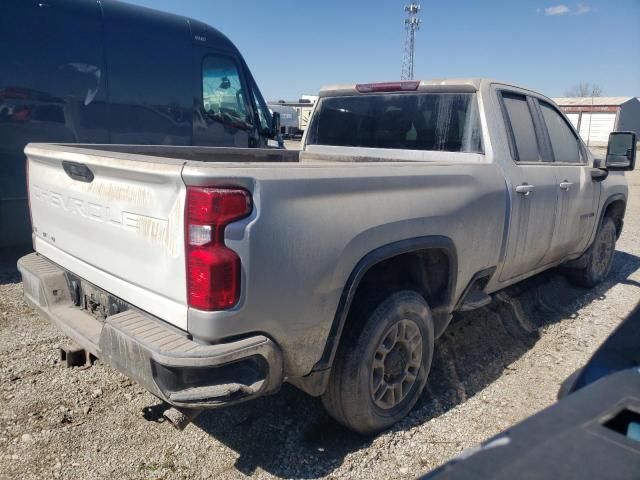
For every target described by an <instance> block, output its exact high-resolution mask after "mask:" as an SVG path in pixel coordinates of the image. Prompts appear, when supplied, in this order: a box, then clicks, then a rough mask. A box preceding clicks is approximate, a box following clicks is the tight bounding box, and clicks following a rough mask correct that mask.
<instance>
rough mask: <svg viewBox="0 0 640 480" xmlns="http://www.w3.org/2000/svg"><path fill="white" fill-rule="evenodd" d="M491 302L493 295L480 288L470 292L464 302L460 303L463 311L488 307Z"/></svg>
mask: <svg viewBox="0 0 640 480" xmlns="http://www.w3.org/2000/svg"><path fill="white" fill-rule="evenodd" d="M490 303H491V296H490V295H488V294H486V293H485V292H481V291H478V290H475V291H472V292H469V294H468V295H467V296H466V297H465V299H464V302H463V303H462V305H460V309H459V310H460V311H461V312H468V311H470V310H475V309H477V308H481V307H486V306H487V305H489V304H490Z"/></svg>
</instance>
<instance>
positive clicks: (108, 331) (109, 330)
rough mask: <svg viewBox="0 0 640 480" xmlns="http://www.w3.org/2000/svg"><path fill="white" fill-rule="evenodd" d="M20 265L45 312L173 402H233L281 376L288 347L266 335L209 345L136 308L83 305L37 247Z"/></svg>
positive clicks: (274, 385) (28, 294) (34, 301)
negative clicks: (106, 311)
mask: <svg viewBox="0 0 640 480" xmlns="http://www.w3.org/2000/svg"><path fill="white" fill-rule="evenodd" d="M18 269H19V270H20V273H21V274H22V280H23V285H24V295H25V298H26V300H27V302H28V303H29V304H30V305H31V306H32V307H33V308H35V309H36V310H37V311H38V312H39V313H40V315H41V316H43V317H45V318H48V319H50V320H51V321H52V322H54V323H55V324H56V325H57V326H58V327H59V328H60V329H61V330H62V332H63V333H65V334H66V335H67V336H68V337H70V338H71V339H72V340H74V341H75V342H76V343H77V344H78V345H80V346H81V347H82V348H84V349H86V350H88V351H89V352H91V353H92V354H93V355H95V356H96V357H98V358H100V359H101V360H103V361H104V362H106V363H108V364H109V365H111V366H113V367H114V368H116V369H118V370H119V371H121V372H122V373H124V374H125V375H127V376H128V377H129V378H131V379H133V380H135V381H136V382H138V383H140V384H142V385H143V386H145V387H146V388H147V389H148V390H149V391H150V392H151V393H153V394H154V395H156V396H157V397H159V398H161V399H162V400H164V401H166V402H167V403H169V404H171V405H174V406H177V407H183V408H214V407H220V406H225V405H231V404H235V403H239V402H242V401H245V400H249V399H252V398H256V397H259V396H262V395H265V394H268V393H273V392H274V391H276V390H277V389H278V388H279V387H280V385H281V384H282V354H281V352H280V349H279V348H278V346H277V345H276V344H275V343H274V342H273V341H272V340H271V339H269V338H267V337H265V336H262V335H256V336H253V337H249V338H243V339H241V340H236V341H233V342H229V343H220V344H216V345H203V344H200V343H197V342H195V341H193V340H191V339H190V338H189V337H188V336H187V335H186V334H185V333H184V332H182V331H180V330H178V329H176V328H174V327H172V326H170V325H169V324H167V323H165V322H163V321H161V320H159V319H157V318H155V317H152V316H150V315H148V314H146V313H144V312H141V311H139V310H137V309H134V308H130V309H129V310H126V311H122V312H120V313H117V314H115V315H111V316H107V317H106V318H105V319H104V321H102V320H98V319H96V318H95V317H94V316H93V315H90V314H89V313H87V311H86V310H81V309H80V308H79V307H77V306H76V304H75V301H74V300H73V299H72V298H73V295H72V292H71V288H72V287H71V283H70V279H69V275H68V273H67V272H65V270H63V269H62V268H60V267H59V266H58V265H56V264H54V263H52V262H51V261H49V260H47V259H46V258H45V257H43V256H41V255H38V254H36V253H32V254H29V255H27V256H25V257H22V258H21V259H20V260H19V261H18Z"/></svg>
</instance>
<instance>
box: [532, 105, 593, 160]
mask: <svg viewBox="0 0 640 480" xmlns="http://www.w3.org/2000/svg"><path fill="white" fill-rule="evenodd" d="M539 103H540V109H541V110H542V118H543V119H544V123H545V125H546V126H547V131H548V132H549V140H551V148H552V150H553V157H554V159H555V161H556V162H561V163H581V162H582V158H581V155H580V144H579V143H578V138H577V137H576V135H575V133H573V130H572V129H571V128H570V127H569V125H568V124H567V122H566V121H565V119H564V118H562V116H561V115H560V114H559V113H558V112H557V111H556V109H555V108H553V107H552V106H551V105H549V104H548V103H545V102H539Z"/></svg>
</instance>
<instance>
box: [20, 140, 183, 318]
mask: <svg viewBox="0 0 640 480" xmlns="http://www.w3.org/2000/svg"><path fill="white" fill-rule="evenodd" d="M70 150H73V149H69V148H68V147H67V148H66V151H63V150H62V148H61V150H60V151H57V150H56V149H55V146H54V147H50V146H47V147H46V148H39V147H38V146H37V145H32V146H29V147H27V150H26V153H27V155H28V157H29V200H30V202H31V215H32V219H33V226H34V232H35V248H36V250H37V251H38V252H40V253H41V254H43V255H44V256H46V257H47V258H49V259H50V260H52V261H54V262H56V263H58V264H59V265H61V266H62V267H64V268H66V269H68V270H70V271H72V272H74V273H76V274H78V275H79V276H81V277H83V278H85V279H86V280H88V281H89V282H91V283H94V284H96V285H100V286H101V287H102V288H105V289H106V290H108V291H109V292H110V293H112V294H114V295H116V296H118V297H120V298H122V299H123V300H125V301H127V302H130V303H131V304H133V305H136V306H137V307H139V308H141V309H143V310H145V311H148V312H149V313H151V314H154V315H156V316H159V317H161V318H163V319H165V320H166V321H168V322H170V323H172V324H174V325H176V326H177V327H180V328H182V329H186V327H187V306H186V282H185V280H184V279H185V257H184V199H185V192H186V188H185V185H184V183H183V181H182V178H181V171H182V162H180V161H171V160H168V161H166V162H165V161H163V162H150V161H143V160H140V159H137V158H136V156H135V155H133V156H129V158H122V157H120V158H116V157H113V156H101V155H95V153H96V152H94V154H93V155H91V154H85V153H82V150H81V149H78V150H77V151H70ZM63 161H71V162H74V163H79V164H82V165H86V166H87V167H88V168H89V169H90V170H91V172H92V173H93V175H94V179H93V181H91V182H85V181H79V180H74V179H72V178H71V177H70V176H69V175H67V173H66V172H65V170H64V168H63V165H62V162H63Z"/></svg>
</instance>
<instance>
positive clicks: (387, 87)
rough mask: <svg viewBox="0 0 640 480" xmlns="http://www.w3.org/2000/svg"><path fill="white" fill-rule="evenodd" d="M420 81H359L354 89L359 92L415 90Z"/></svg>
mask: <svg viewBox="0 0 640 480" xmlns="http://www.w3.org/2000/svg"><path fill="white" fill-rule="evenodd" d="M419 86H420V82H418V81H408V82H385V83H360V84H358V85H356V90H357V91H358V92H360V93H378V92H415V91H416V90H418V87H419Z"/></svg>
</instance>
